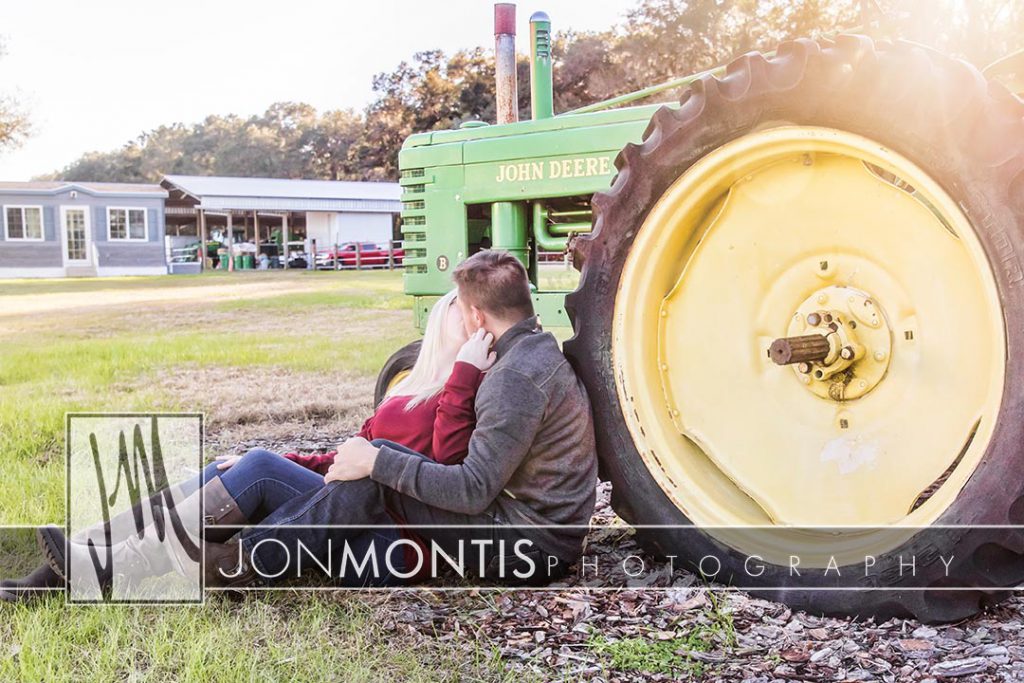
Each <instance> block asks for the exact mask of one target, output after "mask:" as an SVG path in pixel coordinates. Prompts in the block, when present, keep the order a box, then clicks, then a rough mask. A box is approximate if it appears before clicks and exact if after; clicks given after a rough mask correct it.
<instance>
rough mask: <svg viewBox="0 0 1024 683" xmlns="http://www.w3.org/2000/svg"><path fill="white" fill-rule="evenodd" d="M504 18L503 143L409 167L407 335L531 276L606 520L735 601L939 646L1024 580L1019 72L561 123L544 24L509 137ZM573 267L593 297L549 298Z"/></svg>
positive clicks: (820, 66)
mask: <svg viewBox="0 0 1024 683" xmlns="http://www.w3.org/2000/svg"><path fill="white" fill-rule="evenodd" d="M509 11H514V6H513V7H512V9H511V10H510V8H509V6H501V5H499V6H497V7H496V43H497V72H498V90H497V92H498V112H499V114H498V118H499V123H498V125H487V124H484V123H481V122H469V123H466V124H463V125H462V126H461V127H460V129H458V130H449V131H437V132H430V133H424V134H418V135H413V136H411V137H410V138H409V139H408V140H407V141H406V142H405V145H404V147H403V149H402V151H401V154H400V157H399V159H400V167H401V184H402V187H403V196H402V202H403V210H402V223H403V227H402V231H403V235H404V239H405V254H406V257H405V290H406V292H407V293H408V294H410V295H412V296H413V297H414V298H415V312H416V320H417V323H418V324H422V323H423V322H424V319H425V315H426V313H427V312H428V311H429V308H430V306H431V304H432V302H433V301H434V300H435V298H436V297H437V296H439V295H440V294H442V293H444V292H445V291H446V290H447V289H449V288H450V287H451V280H450V271H451V269H452V268H453V267H454V266H455V265H457V264H458V263H459V262H460V261H461V260H462V259H464V258H466V257H467V256H469V255H471V254H473V253H474V252H476V251H478V250H480V249H485V248H493V249H504V250H508V251H509V252H512V253H513V254H515V255H516V256H517V257H518V258H520V259H521V260H522V262H523V263H524V264H525V265H526V266H527V268H528V271H529V272H530V274H531V277H532V278H533V282H534V284H535V285H537V288H536V292H535V295H534V297H535V303H536V307H537V310H538V312H539V313H540V315H541V318H542V320H543V323H544V324H545V326H555V325H568V324H571V325H572V327H573V330H574V332H575V336H573V337H572V339H571V340H569V341H567V342H566V343H565V345H564V348H565V353H566V355H567V356H568V357H569V359H570V360H571V361H572V363H573V364H574V366H575V368H576V371H577V373H578V374H579V376H580V377H581V378H582V379H583V381H584V383H585V384H586V387H587V389H588V392H589V394H590V398H591V401H592V404H593V410H594V416H595V427H596V431H597V437H598V447H599V456H600V465H601V476H602V477H603V478H604V479H607V480H610V481H611V482H612V484H613V495H612V502H613V505H614V507H615V510H616V511H617V512H618V514H619V515H620V516H621V517H622V518H623V519H625V520H626V521H628V522H630V523H632V524H634V525H636V527H637V533H638V536H639V538H640V540H641V541H643V542H644V543H645V544H646V546H647V547H648V548H650V549H652V550H653V551H654V552H656V553H658V554H661V555H673V556H676V557H677V558H679V559H678V560H677V561H678V562H682V561H684V560H685V561H687V562H689V563H690V565H691V566H696V565H698V564H699V562H700V559H701V558H704V557H707V556H714V557H715V558H717V560H718V561H719V562H720V567H719V568H718V569H719V571H716V572H714V573H713V574H712V576H713V578H715V579H716V580H719V581H725V582H731V583H735V584H737V585H742V586H744V587H747V588H750V589H751V590H754V591H755V592H758V593H759V594H763V595H765V596H767V597H772V598H775V599H778V600H781V601H784V602H787V603H789V604H791V605H793V606H794V607H799V608H803V609H807V610H811V611H814V612H819V613H822V612H824V613H833V614H861V615H868V614H874V615H877V616H886V615H893V614H910V615H916V616H917V617H919V618H922V619H927V620H933V621H941V620H950V619H955V618H959V617H962V616H964V615H967V614H971V613H973V612H975V611H977V610H978V609H980V608H981V607H983V606H985V605H986V604H989V603H992V602H994V601H996V600H998V599H1000V598H1001V597H1003V596H1004V595H1006V592H1007V591H1006V590H999V589H1001V588H1002V589H1005V588H1006V587H1007V586H1013V585H1017V584H1018V583H1020V582H1021V581H1024V531H1022V529H1021V528H1016V525H1020V524H1024V260H1022V259H1024V239H1022V237H1024V102H1022V101H1021V100H1020V99H1018V97H1016V96H1015V95H1014V94H1012V92H1011V90H1010V88H1014V89H1016V91H1017V92H1018V93H1019V92H1021V91H1022V90H1024V55H1022V54H1018V55H1016V56H1013V57H1010V58H1007V59H1006V60H1002V61H1001V62H999V63H997V64H996V65H993V67H992V69H991V70H990V74H991V77H992V80H990V79H989V78H988V77H986V75H983V74H982V73H980V72H979V71H977V70H976V69H975V68H973V67H972V66H970V65H968V64H966V63H964V62H962V61H958V60H955V59H952V58H949V57H946V56H943V55H941V54H937V53H935V52H934V51H931V50H929V49H927V48H924V47H921V46H918V45H912V44H902V43H889V42H874V41H872V40H871V39H869V38H867V37H864V36H860V35H841V36H838V37H836V38H834V39H827V40H818V41H812V40H796V41H793V42H788V43H785V44H783V45H780V46H779V47H778V49H777V50H776V51H775V52H774V53H773V54H771V55H763V54H759V53H751V54H745V55H743V56H741V57H738V58H737V59H735V60H734V61H733V62H731V63H730V64H729V65H728V66H725V67H722V68H719V69H715V70H713V71H711V72H708V73H703V74H698V75H696V76H688V77H685V78H681V79H679V80H676V81H672V82H669V83H665V84H663V85H660V86H655V87H652V88H648V89H645V90H642V91H639V92H637V93H633V94H631V95H626V96H623V97H618V98H615V99H612V100H609V101H606V102H601V103H599V104H595V105H592V106H588V107H584V108H582V109H578V110H576V111H571V112H566V113H562V114H558V115H554V112H553V111H552V92H551V83H552V79H551V33H550V31H551V26H550V22H549V20H548V18H547V16H546V15H544V14H542V13H538V14H535V15H534V16H533V17H532V19H531V24H530V25H531V35H530V42H531V49H532V55H531V59H532V73H531V91H532V113H533V118H532V120H530V121H522V122H517V121H516V111H517V105H516V102H515V92H516V88H515V69H514V63H515V57H514V45H513V41H514V39H513V37H512V35H511V34H513V33H514V21H513V20H510V18H509V15H508V12H509ZM512 16H514V15H512ZM996 80H1002V81H1003V83H1004V85H1000V84H998V83H997V82H996ZM680 86H688V87H686V89H685V92H683V94H682V97H681V98H680V99H679V101H678V102H672V103H667V104H657V105H650V106H628V105H630V104H631V103H632V102H634V101H636V100H639V99H642V98H649V97H651V96H652V95H655V94H657V93H658V92H661V91H666V90H670V89H675V88H679V87H680ZM1007 86H1009V87H1007ZM553 254H554V255H557V254H571V256H572V260H573V262H574V264H575V266H576V267H577V268H578V269H579V270H580V271H581V273H580V277H579V285H578V287H577V288H576V289H575V291H545V289H544V287H543V286H542V284H543V280H544V278H543V277H542V276H543V273H544V272H545V270H546V267H545V266H544V265H542V261H543V260H544V259H545V258H546V257H547V256H550V255H553ZM415 354H416V346H415V344H414V345H411V346H410V347H407V348H405V349H402V350H401V351H399V352H398V353H396V354H395V356H393V357H392V359H391V360H390V361H389V362H388V364H387V365H386V366H385V368H384V370H383V371H382V373H381V376H380V378H379V381H378V397H379V396H380V395H382V394H383V392H384V391H385V390H386V388H387V387H388V386H389V384H390V382H392V381H394V379H395V378H396V377H397V376H399V375H400V373H401V372H402V371H403V370H405V369H407V368H408V367H409V366H410V365H411V364H412V362H413V361H414V360H415ZM794 556H796V557H798V558H799V563H800V564H799V569H798V570H797V571H794V566H793V559H792V558H793V557H794ZM752 558H756V560H757V567H758V571H757V572H751V571H750V566H751V565H750V561H751V559H752ZM865 558H871V560H872V562H873V563H877V565H878V566H879V567H881V566H883V565H887V563H888V565H887V566H890V567H895V566H896V564H895V563H896V562H897V560H899V563H900V564H899V568H900V571H899V572H897V571H896V570H895V569H894V568H893V569H889V570H886V571H882V572H879V573H877V574H871V576H867V574H868V573H869V572H867V571H865V564H866V563H865ZM908 558H910V559H908ZM908 562H909V563H912V564H911V565H909V566H911V567H912V570H911V569H906V565H907V564H908ZM832 567H835V569H836V572H840V570H842V572H845V574H844V577H849V576H850V574H851V573H852V574H853V575H854V576H859V575H860V574H864V575H865V578H863V579H860V578H857V579H855V580H854V581H853V583H850V582H849V581H850V580H849V579H848V578H844V580H843V581H846V582H845V583H844V582H840V581H838V580H837V578H836V575H835V573H831V572H829V571H828V570H829V569H830V568H832ZM823 568H824V569H825V571H824V572H822V571H820V570H821V569H823ZM701 569H704V570H705V573H707V571H706V567H701ZM815 569H817V570H818V571H814V570H815ZM905 569H906V570H905ZM851 587H856V588H860V589H866V590H857V591H853V590H847V589H849V588H851ZM836 588H843V590H835V589H836ZM943 588H946V589H948V590H939V589H943Z"/></svg>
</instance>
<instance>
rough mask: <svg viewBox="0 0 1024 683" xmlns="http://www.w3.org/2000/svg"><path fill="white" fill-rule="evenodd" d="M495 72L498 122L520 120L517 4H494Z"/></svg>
mask: <svg viewBox="0 0 1024 683" xmlns="http://www.w3.org/2000/svg"><path fill="white" fill-rule="evenodd" d="M494 73H495V76H496V77H497V80H498V82H497V83H496V84H495V95H496V99H497V109H498V123H499V124H501V123H515V122H516V121H518V120H519V84H518V82H517V79H516V6H515V4H514V3H511V2H498V3H495V4H494Z"/></svg>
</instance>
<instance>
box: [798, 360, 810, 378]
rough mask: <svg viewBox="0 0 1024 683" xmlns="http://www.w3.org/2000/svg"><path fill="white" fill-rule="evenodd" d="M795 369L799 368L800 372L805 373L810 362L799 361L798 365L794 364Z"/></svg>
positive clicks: (808, 369)
mask: <svg viewBox="0 0 1024 683" xmlns="http://www.w3.org/2000/svg"><path fill="white" fill-rule="evenodd" d="M796 369H797V370H799V371H800V372H801V373H803V374H805V375H806V374H807V373H808V372H810V371H811V364H810V363H800V364H799V365H797V366H796Z"/></svg>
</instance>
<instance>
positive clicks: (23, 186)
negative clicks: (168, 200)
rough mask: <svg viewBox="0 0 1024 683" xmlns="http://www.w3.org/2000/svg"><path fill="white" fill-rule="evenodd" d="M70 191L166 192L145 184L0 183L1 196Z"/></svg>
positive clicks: (108, 193) (107, 193) (111, 193)
mask: <svg viewBox="0 0 1024 683" xmlns="http://www.w3.org/2000/svg"><path fill="white" fill-rule="evenodd" d="M72 190H77V191H79V192H85V193H86V194H91V195H96V196H123V195H130V196H133V197H138V196H147V197H162V198H165V197H167V190H165V189H164V188H162V187H160V186H159V185H148V184H145V183H81V182H78V181H67V180H47V181H42V180H39V181H36V180H34V181H30V182H11V181H0V193H2V194H36V195H57V194H62V193H64V192H69V191H72Z"/></svg>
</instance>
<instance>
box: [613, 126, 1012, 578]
mask: <svg viewBox="0 0 1024 683" xmlns="http://www.w3.org/2000/svg"><path fill="white" fill-rule="evenodd" d="M816 311H820V312H829V313H830V315H831V314H832V313H834V314H835V315H837V316H839V317H840V318H841V319H842V320H843V321H844V323H845V324H847V325H848V324H849V323H848V321H851V320H852V321H853V322H854V324H855V325H856V324H857V323H858V322H859V323H860V325H859V327H857V329H856V331H853V330H848V331H849V332H850V333H851V335H852V336H851V337H850V338H848V339H847V340H846V342H844V343H847V344H849V345H850V349H853V348H856V350H857V351H856V353H857V355H856V356H855V358H854V359H853V360H852V361H850V362H847V363H845V365H844V366H843V369H842V370H841V371H839V372H838V373H837V374H835V375H833V376H832V377H831V378H825V379H824V380H822V381H820V382H819V381H818V380H816V379H815V378H814V377H813V372H812V373H811V376H810V377H805V376H801V375H802V374H803V373H801V371H800V370H794V369H793V368H786V367H780V366H778V365H776V364H775V363H774V362H772V359H771V358H770V357H769V355H768V353H767V351H768V349H769V348H770V347H771V346H772V343H773V341H774V340H776V339H778V338H782V337H791V336H793V335H794V334H796V335H800V334H803V333H805V332H807V331H808V330H810V331H812V332H813V331H814V330H813V329H812V328H810V327H809V326H808V323H807V316H808V314H809V313H811V312H816ZM812 317H813V316H812ZM830 319H831V318H830ZM837 350H838V347H837ZM850 353H851V357H853V351H852V350H851V352H850ZM1005 354H1006V342H1005V331H1004V328H1003V317H1002V310H1001V306H1000V304H999V297H998V293H997V290H996V284H995V280H994V277H993V275H992V271H991V268H990V266H989V264H988V261H987V259H986V257H985V254H984V251H983V250H982V247H981V244H980V242H979V241H978V239H977V236H976V235H975V233H974V231H973V229H972V227H971V225H970V223H969V222H968V221H967V219H966V217H965V216H964V215H963V213H962V212H961V210H960V209H959V207H958V206H957V204H956V203H955V202H954V201H953V200H952V199H951V198H950V197H949V196H948V195H947V194H946V193H945V192H944V191H943V190H942V189H941V188H940V187H939V186H938V184H937V183H935V182H934V181H933V180H932V179H931V178H930V177H929V176H928V175H927V174H926V173H924V172H923V171H922V170H921V169H920V168H918V167H917V166H915V165H914V164H913V163H911V162H910V161H909V160H908V159H906V158H905V157H903V156H901V155H899V154H896V153H895V152H893V151H892V150H889V149H887V148H885V147H884V146H882V145H880V144H878V143H876V142H873V141H871V140H869V139H866V138H864V137H861V136H857V135H853V134H850V133H845V132H841V131H836V130H831V129H825V128H814V127H793V126H786V127H779V128H773V129H769V130H764V131H760V132H756V133H752V134H749V135H747V136H744V137H742V138H740V139H737V140H735V141H733V142H731V143H729V144H727V145H725V146H723V147H721V148H719V149H717V150H715V151H714V152H712V153H711V154H709V155H707V156H706V157H705V158H703V159H702V160H700V161H699V162H698V163H696V164H695V165H694V166H692V167H691V168H690V169H689V170H688V171H687V172H686V173H684V174H683V175H682V176H681V177H680V178H679V179H678V180H677V181H676V182H675V183H674V184H673V185H672V186H671V187H670V188H669V189H668V191H666V192H665V194H664V195H663V196H662V197H661V198H660V200H659V201H658V202H657V204H656V205H655V206H654V208H653V209H652V210H651V212H650V214H649V215H648V217H647V219H646V220H645V222H644V225H643V227H642V228H641V230H640V232H639V233H638V235H637V237H636V240H635V242H634V244H633V247H632V249H631V251H630V254H629V257H628V258H627V261H626V263H625V265H624V268H623V271H622V275H621V280H620V284H619V292H618V294H617V297H616V306H615V315H614V321H613V329H612V359H613V365H614V372H615V378H616V382H617V388H618V395H619V401H620V404H621V407H622V412H623V414H624V416H625V419H626V423H627V425H628V427H629V430H630V433H631V436H632V437H633V440H634V443H635V444H636V446H637V449H638V451H639V452H640V455H641V456H642V458H643V460H644V462H645V464H646V465H647V467H648V469H649V470H650V472H651V474H652V475H653V476H654V478H655V479H656V481H657V482H658V484H659V485H660V486H661V488H662V489H663V490H664V491H665V493H666V494H667V495H668V497H669V498H670V499H671V500H672V501H673V502H674V503H675V504H676V505H677V506H678V507H679V509H680V510H681V511H682V512H683V513H684V514H685V515H686V516H687V518H689V519H690V520H691V521H693V522H694V523H695V524H697V525H699V526H702V527H705V528H707V529H708V530H709V533H711V534H712V535H714V536H716V537H718V538H720V540H723V541H725V542H726V543H728V544H729V545H732V546H734V547H737V548H739V549H740V550H744V551H747V552H756V553H757V554H758V555H760V556H762V557H765V558H766V559H770V560H772V561H776V562H780V563H783V564H784V563H785V556H786V555H789V554H792V552H793V550H794V549H798V548H799V549H801V550H802V551H803V552H805V553H810V554H813V552H814V549H815V548H817V547H819V546H820V545H821V544H820V540H821V539H820V538H816V536H815V533H813V532H810V531H808V527H822V526H828V527H831V528H833V529H834V528H836V527H862V528H863V527H874V528H876V529H875V530H874V531H865V530H860V531H857V532H854V531H852V530H850V531H848V532H847V533H846V534H845V536H844V535H842V534H840V535H839V536H837V535H836V534H835V532H834V531H830V532H828V537H829V538H830V539H831V541H830V542H829V544H828V546H829V551H828V556H835V555H836V550H837V549H838V550H840V551H842V552H846V553H847V555H848V559H851V560H854V561H855V559H856V557H858V556H859V554H860V553H862V552H866V551H868V550H870V551H872V552H874V551H880V550H883V549H886V548H889V547H893V546H894V545H895V544H896V543H898V542H899V541H901V540H904V539H905V538H907V537H908V536H909V535H910V534H908V533H907V532H906V530H909V529H910V528H913V527H920V526H926V525H928V524H930V523H932V522H934V521H935V520H936V519H937V518H938V517H939V516H940V515H941V514H942V512H943V511H944V510H946V509H947V508H948V507H949V506H950V504H951V503H952V502H953V501H954V500H955V498H956V497H957V494H958V493H959V491H960V490H961V488H962V487H963V486H964V484H965V483H966V482H967V480H968V478H969V477H970V475H971V473H972V472H973V471H974V469H975V468H976V466H977V465H978V463H979V462H980V460H981V457H982V455H983V453H984V452H985V450H986V447H987V445H988V443H989V440H990V437H991V434H992V430H993V427H994V423H995V419H996V416H997V414H998V412H999V406H1000V398H1001V396H1002V391H1003V382H1004V371H1005V367H1004V366H1005ZM834 358H837V357H836V356H834ZM840 365H842V363H840ZM813 367H814V369H817V368H819V367H825V366H824V365H821V364H818V365H815V366H813ZM836 367H838V366H836ZM803 369H804V370H807V368H803ZM836 378H840V379H839V380H837V379H836ZM844 382H845V383H844ZM837 387H838V389H839V390H838V391H836V388H837ZM830 388H831V389H832V392H833V393H832V394H830ZM844 388H845V390H846V391H847V392H848V393H846V394H844V393H843V389H844ZM751 526H759V527H768V528H773V529H785V528H790V529H794V531H793V534H790V535H787V534H785V533H774V532H773V533H772V534H770V535H766V534H764V533H760V532H741V531H739V530H738V529H739V528H740V527H751ZM797 527H799V528H800V530H799V531H797V530H796V528H797ZM894 527H903V528H904V532H902V533H897V532H894V531H893V528H894ZM822 533H825V532H824V531H822ZM842 552H840V555H841V554H842ZM828 559H829V558H828V557H827V556H822V557H819V558H817V559H815V560H813V563H816V564H819V565H824V564H825V563H826V562H827V561H828ZM808 564H811V563H809V562H808V561H806V560H805V562H804V566H808Z"/></svg>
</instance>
